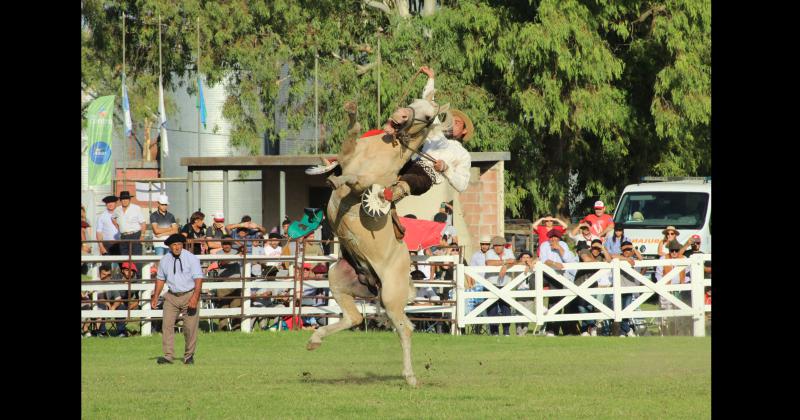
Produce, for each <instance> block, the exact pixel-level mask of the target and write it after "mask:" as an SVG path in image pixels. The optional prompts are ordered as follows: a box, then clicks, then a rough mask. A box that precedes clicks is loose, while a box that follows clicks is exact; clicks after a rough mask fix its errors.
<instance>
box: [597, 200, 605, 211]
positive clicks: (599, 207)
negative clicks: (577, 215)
mask: <svg viewBox="0 0 800 420" xmlns="http://www.w3.org/2000/svg"><path fill="white" fill-rule="evenodd" d="M594 208H596V209H604V208H606V206H605V204H603V202H602V201H600V200H597V201H595V202H594Z"/></svg>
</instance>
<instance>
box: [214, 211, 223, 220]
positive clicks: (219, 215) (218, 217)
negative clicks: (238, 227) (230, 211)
mask: <svg viewBox="0 0 800 420" xmlns="http://www.w3.org/2000/svg"><path fill="white" fill-rule="evenodd" d="M213 217H214V221H215V222H217V221H219V222H224V221H225V214H224V213H223V212H221V211H218V212H216V213H214V216H213Z"/></svg>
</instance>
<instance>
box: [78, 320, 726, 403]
mask: <svg viewBox="0 0 800 420" xmlns="http://www.w3.org/2000/svg"><path fill="white" fill-rule="evenodd" d="M310 334H311V333H310V332H279V333H274V332H262V331H258V332H254V333H252V334H245V333H237V332H234V333H230V332H228V333H213V334H207V333H203V334H201V335H200V336H199V338H198V346H197V354H196V357H195V364H194V365H193V366H185V365H182V364H174V365H157V364H156V362H155V359H156V358H157V357H158V356H160V355H161V336H160V335H155V336H152V337H140V336H137V337H129V338H88V339H83V340H81V348H82V353H81V402H82V411H83V417H84V418H97V419H111V418H384V417H389V418H414V419H417V418H488V417H492V418H504V417H521V418H578V417H581V418H622V417H625V418H648V419H650V418H693V419H696V418H709V417H710V416H711V339H710V338H694V337H636V338H617V337H556V338H547V337H533V336H527V337H490V336H480V335H470V336H461V337H453V336H450V335H437V334H424V333H417V334H415V335H414V336H413V343H414V347H413V355H414V369H415V371H416V373H417V377H418V379H419V382H420V387H419V388H418V389H412V388H410V387H408V386H407V385H406V384H405V381H404V380H403V378H402V376H401V375H400V372H401V369H402V362H401V353H400V344H399V341H398V340H397V338H396V336H395V335H394V334H391V333H388V332H370V333H364V332H358V331H345V332H341V333H339V334H336V335H334V336H331V337H329V338H327V339H326V341H325V342H324V344H323V345H322V347H320V348H319V349H318V350H315V351H313V352H309V351H306V350H305V342H306V340H307V339H308V337H309V336H310ZM175 341H176V342H175V346H176V354H179V355H180V354H182V352H183V336H181V335H177V336H176V340H175Z"/></svg>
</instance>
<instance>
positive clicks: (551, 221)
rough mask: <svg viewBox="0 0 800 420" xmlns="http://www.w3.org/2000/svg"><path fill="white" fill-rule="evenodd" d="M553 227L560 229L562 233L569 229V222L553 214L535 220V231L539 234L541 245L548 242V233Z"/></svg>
mask: <svg viewBox="0 0 800 420" xmlns="http://www.w3.org/2000/svg"><path fill="white" fill-rule="evenodd" d="M552 229H557V230H560V231H561V233H565V232H566V231H567V222H565V221H563V220H561V219H556V218H555V217H553V215H552V214H548V215H545V216H544V217H542V218H540V219H539V220H537V221H535V222H533V232H534V233H536V234H537V235H538V236H539V246H541V245H542V244H543V243H545V242H547V233H548V232H550V231H551V230H552Z"/></svg>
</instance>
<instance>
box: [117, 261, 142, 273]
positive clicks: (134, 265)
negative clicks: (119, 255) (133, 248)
mask: <svg viewBox="0 0 800 420" xmlns="http://www.w3.org/2000/svg"><path fill="white" fill-rule="evenodd" d="M120 267H122V268H128V269H130V270H133V271H135V272H137V273H138V272H139V269H137V268H136V264H134V263H129V262H124V263H122V265H120Z"/></svg>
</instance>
